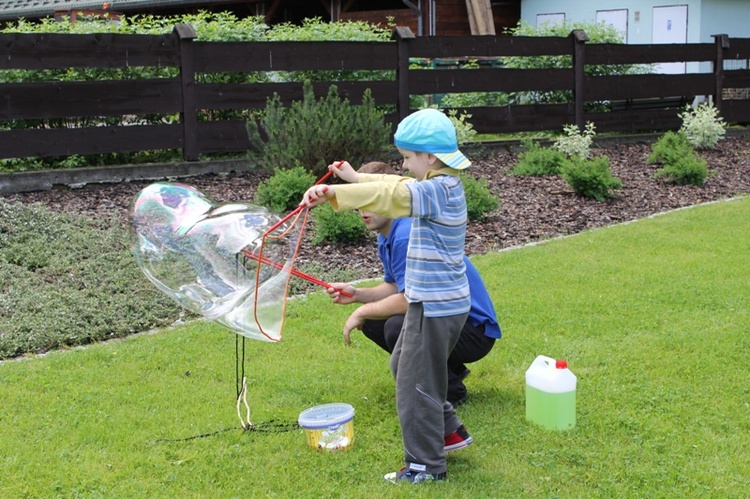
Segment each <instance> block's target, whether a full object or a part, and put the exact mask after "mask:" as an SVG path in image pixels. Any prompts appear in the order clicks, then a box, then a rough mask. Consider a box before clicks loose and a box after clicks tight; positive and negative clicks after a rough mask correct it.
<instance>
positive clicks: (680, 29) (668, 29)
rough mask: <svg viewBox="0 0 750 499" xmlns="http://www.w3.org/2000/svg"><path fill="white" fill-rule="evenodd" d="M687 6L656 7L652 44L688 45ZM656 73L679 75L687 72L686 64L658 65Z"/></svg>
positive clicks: (670, 63)
mask: <svg viewBox="0 0 750 499" xmlns="http://www.w3.org/2000/svg"><path fill="white" fill-rule="evenodd" d="M687 16H688V7H687V5H672V6H669V7H654V16H653V25H652V28H651V41H652V43H687ZM654 71H655V72H656V73H667V74H677V73H684V72H685V63H684V62H669V63H663V64H656V67H655V68H654Z"/></svg>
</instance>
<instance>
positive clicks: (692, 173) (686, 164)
mask: <svg viewBox="0 0 750 499" xmlns="http://www.w3.org/2000/svg"><path fill="white" fill-rule="evenodd" d="M708 173H709V172H708V167H707V166H706V160H705V159H703V158H699V157H698V156H697V155H696V154H690V155H689V156H685V157H682V158H679V159H678V160H676V161H674V162H672V163H669V164H666V165H664V167H663V168H662V169H661V170H659V171H658V172H656V173H655V174H654V178H661V177H664V178H666V179H667V180H668V181H670V182H672V183H674V184H677V185H688V184H692V185H697V186H701V185H703V183H704V182H705V181H706V178H707V177H708Z"/></svg>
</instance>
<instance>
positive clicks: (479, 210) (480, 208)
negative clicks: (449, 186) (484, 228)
mask: <svg viewBox="0 0 750 499" xmlns="http://www.w3.org/2000/svg"><path fill="white" fill-rule="evenodd" d="M461 183H462V184H463V186H464V195H465V196H466V210H467V212H468V217H469V220H474V221H478V220H484V217H485V215H486V214H487V213H489V212H491V211H494V210H496V209H497V208H498V207H499V206H500V201H498V200H497V198H495V197H494V196H493V195H492V192H491V191H490V189H489V187H487V180H485V179H483V178H482V179H475V178H474V177H472V176H470V175H467V174H462V175H461Z"/></svg>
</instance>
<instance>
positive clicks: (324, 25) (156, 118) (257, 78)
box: [0, 11, 395, 171]
mask: <svg viewBox="0 0 750 499" xmlns="http://www.w3.org/2000/svg"><path fill="white" fill-rule="evenodd" d="M180 23H188V24H190V25H192V26H193V27H194V28H195V30H196V33H197V35H198V40H200V41H212V42H213V41H290V40H297V41H327V40H354V41H389V40H390V30H389V29H388V28H380V27H378V26H376V25H371V24H368V23H365V22H347V23H328V22H323V21H322V20H321V19H308V20H306V21H304V22H303V24H302V26H294V25H292V24H287V23H283V24H279V25H275V26H273V27H269V26H268V25H266V24H265V23H264V21H263V17H262V16H250V17H245V18H242V19H239V18H237V17H236V16H235V15H234V14H232V13H230V12H213V13H211V12H205V11H201V12H198V13H196V14H184V15H175V16H152V15H134V16H121V18H120V20H119V21H118V22H117V23H111V22H108V21H107V20H106V19H99V18H93V17H92V18H78V20H77V21H76V22H75V23H69V22H58V21H56V20H54V19H52V18H46V19H42V20H40V21H39V22H38V23H37V22H33V23H32V22H28V21H26V20H23V19H21V20H19V21H18V22H16V23H12V24H7V25H6V26H5V27H4V28H3V29H2V30H0V32H7V33H10V32H13V33H67V34H90V33H117V34H147V35H163V34H169V33H171V32H172V31H173V30H174V26H175V25H176V24H180ZM177 76H178V68H177V67H170V66H160V67H139V66H128V67H125V68H62V69H50V70H42V71H36V70H0V83H15V82H42V81H93V80H127V79H147V78H176V77H177ZM393 79H395V71H297V72H278V71H276V72H262V71H251V72H242V73H240V72H233V73H198V74H196V82H197V83H199V84H204V83H234V84H251V83H258V82H268V81H274V82H284V81H331V80H393ZM381 111H382V112H383V113H385V112H390V110H388V109H385V108H383V109H382V110H381ZM256 115H257V112H256V111H253V110H233V109H228V110H224V109H213V110H201V111H199V112H198V120H200V121H210V120H226V119H238V120H249V119H256V118H257V116H256ZM177 119H179V118H178V116H176V115H171V114H149V115H132V116H130V115H129V116H110V117H71V118H52V119H38V120H15V121H13V122H5V123H4V124H3V127H6V128H10V129H13V128H23V129H28V128H70V127H83V126H106V125H109V126H113V125H120V124H128V123H133V124H141V123H146V124H160V123H166V122H174V121H175V120H177ZM364 126H366V124H365V125H364ZM215 156H216V155H213V156H212V157H215ZM181 159H182V156H181V155H180V154H179V152H178V153H176V154H175V153H173V152H172V151H142V152H138V153H133V154H106V155H87V156H85V159H83V160H75V161H74V162H71V161H68V160H66V159H65V158H24V159H17V160H14V161H8V160H3V161H2V162H0V168H1V169H2V170H3V171H23V170H37V169H55V168H67V167H72V166H99V165H111V164H142V163H148V162H160V161H178V160H181Z"/></svg>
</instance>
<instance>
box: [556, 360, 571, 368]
mask: <svg viewBox="0 0 750 499" xmlns="http://www.w3.org/2000/svg"><path fill="white" fill-rule="evenodd" d="M555 367H556V368H557V369H567V368H568V361H566V360H558V361H557V362H555Z"/></svg>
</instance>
